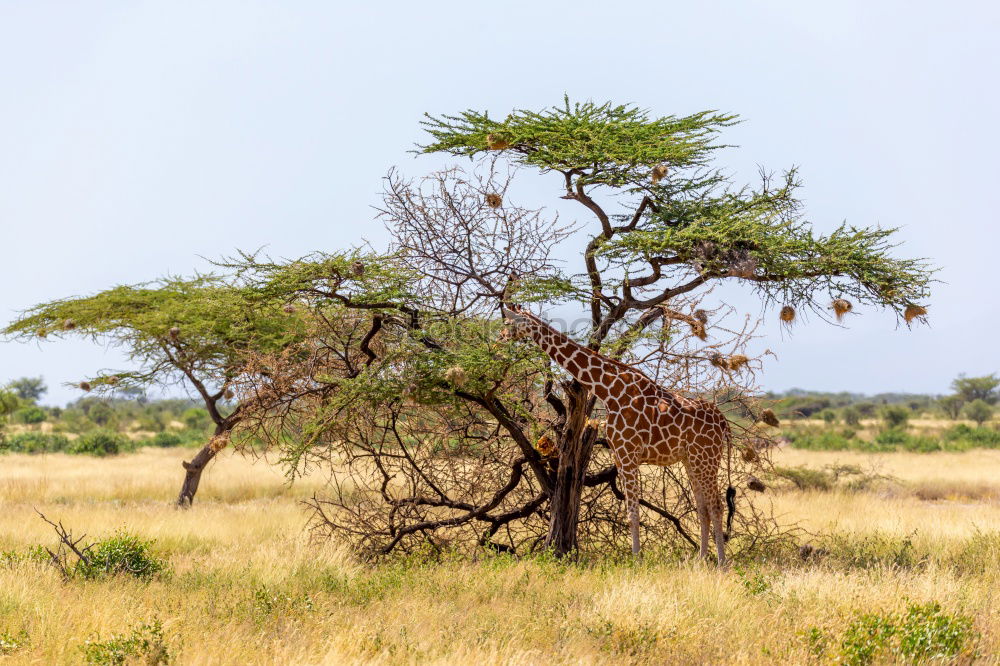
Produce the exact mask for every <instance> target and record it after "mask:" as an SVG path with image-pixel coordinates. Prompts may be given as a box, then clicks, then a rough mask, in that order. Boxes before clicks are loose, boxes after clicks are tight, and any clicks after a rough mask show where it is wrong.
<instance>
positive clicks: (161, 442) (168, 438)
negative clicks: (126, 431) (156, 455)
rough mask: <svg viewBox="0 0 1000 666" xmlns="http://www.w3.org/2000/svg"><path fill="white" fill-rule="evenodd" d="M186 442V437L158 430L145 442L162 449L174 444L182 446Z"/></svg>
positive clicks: (147, 444)
mask: <svg viewBox="0 0 1000 666" xmlns="http://www.w3.org/2000/svg"><path fill="white" fill-rule="evenodd" d="M183 442H184V439H183V438H182V437H181V436H180V435H178V434H177V433H174V432H158V433H156V434H155V435H153V437H152V438H151V439H149V440H147V441H145V442H143V444H145V445H146V446H156V447H159V448H161V449H167V448H171V447H174V446H180V445H181V444H182V443H183Z"/></svg>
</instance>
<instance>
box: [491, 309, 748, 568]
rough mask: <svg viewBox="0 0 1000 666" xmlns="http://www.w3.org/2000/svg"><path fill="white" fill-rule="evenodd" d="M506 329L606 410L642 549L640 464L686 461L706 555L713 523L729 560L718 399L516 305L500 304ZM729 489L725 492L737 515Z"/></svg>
mask: <svg viewBox="0 0 1000 666" xmlns="http://www.w3.org/2000/svg"><path fill="white" fill-rule="evenodd" d="M501 310H502V312H503V315H504V319H505V324H506V326H505V328H504V330H503V331H502V332H501V339H515V340H524V339H530V340H533V341H534V342H535V343H536V344H538V346H539V347H541V349H542V351H544V352H545V353H546V354H547V355H548V356H549V358H551V359H552V360H553V361H555V362H556V363H558V364H559V365H560V366H562V367H563V368H564V369H565V370H566V371H567V372H568V373H569V374H570V375H572V376H573V377H574V378H575V379H576V380H577V381H578V382H580V384H582V385H583V386H585V387H586V388H587V389H588V390H590V391H591V392H592V393H593V394H594V395H595V396H596V397H597V398H598V399H599V400H601V402H603V403H604V406H605V409H606V410H607V426H606V431H607V439H608V444H609V446H610V447H611V454H612V458H613V460H614V463H615V467H617V469H618V477H619V478H620V479H621V483H622V490H623V491H624V493H625V504H626V506H627V508H628V517H629V527H630V529H631V536H632V553H633V555H638V553H639V500H640V497H639V465H642V464H650V465H659V466H667V465H672V464H674V463H677V462H681V463H683V464H684V468H685V470H686V471H687V475H688V480H689V481H690V483H691V490H692V493H693V494H694V498H695V503H696V505H697V510H698V522H699V523H700V526H701V550H700V554H701V557H702V558H705V559H707V558H708V548H709V546H708V541H709V531H710V528H711V527H714V535H713V536H714V539H715V547H716V554H717V557H718V562H719V565H720V566H725V565H726V549H725V542H726V539H727V538H728V536H727V535H726V534H725V531H724V529H723V523H722V500H721V497H720V492H719V485H718V473H719V468H720V463H721V461H722V457H723V455H725V454H726V453H727V451H728V447H729V444H730V438H731V432H730V428H729V421H728V420H727V419H726V417H725V415H724V414H723V413H722V411H721V410H720V409H719V408H718V407H717V406H716V405H715V404H714V403H710V402H707V401H705V400H700V399H697V398H687V397H684V396H681V395H679V394H676V393H672V392H670V391H667V390H666V389H665V388H663V387H662V386H659V385H658V384H657V383H656V382H654V381H653V380H652V379H650V378H649V377H647V376H646V375H645V374H643V373H642V372H640V371H638V370H636V369H635V368H632V367H630V366H627V365H625V364H624V363H622V362H620V361H616V360H614V359H611V358H608V357H607V356H604V355H602V354H600V353H598V352H596V351H594V350H592V349H590V348H588V347H585V346H584V345H581V344H580V343H578V342H576V341H574V340H572V339H570V338H569V337H568V336H567V335H565V334H563V333H560V332H559V331H556V330H555V329H554V328H552V327H551V326H549V325H548V324H546V323H545V322H543V321H542V320H541V319H539V318H538V317H536V316H535V315H533V314H531V313H529V312H527V311H525V310H522V309H521V308H518V307H517V306H510V307H507V306H501ZM734 495H735V491H734V490H733V488H732V487H731V486H730V487H729V489H728V490H727V494H726V503H727V504H728V508H729V516H728V517H727V522H729V521H731V519H732V514H733V509H734V506H733V503H732V498H733V496H734Z"/></svg>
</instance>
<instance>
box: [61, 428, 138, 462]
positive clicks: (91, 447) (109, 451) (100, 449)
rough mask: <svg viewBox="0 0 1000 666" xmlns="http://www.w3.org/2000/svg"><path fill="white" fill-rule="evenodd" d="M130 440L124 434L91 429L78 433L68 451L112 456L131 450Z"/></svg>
mask: <svg viewBox="0 0 1000 666" xmlns="http://www.w3.org/2000/svg"><path fill="white" fill-rule="evenodd" d="M132 448H133V447H132V442H131V441H129V439H128V438H127V437H125V436H124V435H121V434H118V433H116V432H111V431H109V430H92V431H91V432H88V433H85V434H83V435H80V437H78V438H77V439H76V441H74V442H73V444H72V445H71V446H70V449H69V450H70V453H86V454H88V455H92V456H114V455H118V454H119V453H121V452H122V451H128V450H131V449H132Z"/></svg>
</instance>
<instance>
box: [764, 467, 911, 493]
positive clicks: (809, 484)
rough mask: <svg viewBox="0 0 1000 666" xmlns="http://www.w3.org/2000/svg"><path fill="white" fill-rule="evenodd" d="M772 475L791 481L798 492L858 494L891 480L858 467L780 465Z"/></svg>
mask: <svg viewBox="0 0 1000 666" xmlns="http://www.w3.org/2000/svg"><path fill="white" fill-rule="evenodd" d="M771 475H772V476H773V477H775V478H778V479H783V480H785V481H790V482H791V483H792V484H793V485H794V486H795V487H796V488H797V489H798V490H818V491H829V490H833V489H843V490H848V491H855V492H857V491H864V490H871V489H872V488H873V487H874V486H875V485H876V484H879V483H881V482H885V481H890V480H891V478H890V477H887V476H884V475H882V474H877V473H875V472H872V471H865V470H863V469H861V468H860V467H858V466H857V465H826V466H824V467H821V468H813V467H784V466H780V465H779V466H776V467H775V468H774V470H773V471H772V472H771Z"/></svg>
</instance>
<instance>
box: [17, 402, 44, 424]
mask: <svg viewBox="0 0 1000 666" xmlns="http://www.w3.org/2000/svg"><path fill="white" fill-rule="evenodd" d="M11 416H12V418H13V419H14V421H15V422H17V423H25V424H28V425H33V424H35V423H41V422H42V421H44V420H45V419H46V418H47V417H48V414H46V413H45V410H44V409H42V408H41V407H38V406H36V405H30V406H28V407H22V408H21V409H19V410H17V411H16V412H14V413H13V414H12V415H11Z"/></svg>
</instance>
